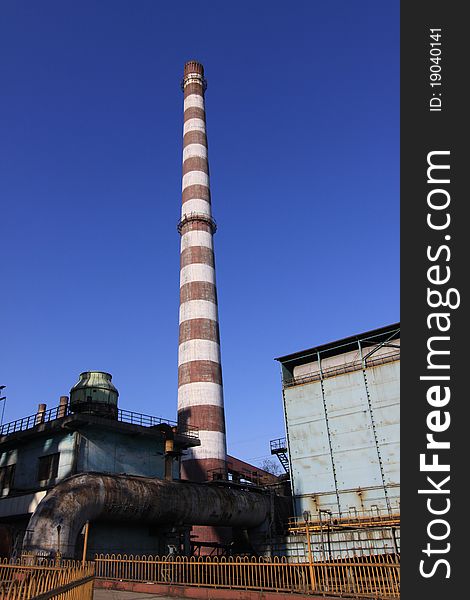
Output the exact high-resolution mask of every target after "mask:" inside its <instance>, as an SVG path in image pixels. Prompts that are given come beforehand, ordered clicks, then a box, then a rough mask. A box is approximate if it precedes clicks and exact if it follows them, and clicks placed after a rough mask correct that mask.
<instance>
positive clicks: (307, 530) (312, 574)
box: [303, 511, 317, 592]
mask: <svg viewBox="0 0 470 600" xmlns="http://www.w3.org/2000/svg"><path fill="white" fill-rule="evenodd" d="M303 515H304V519H305V533H306V534H307V552H308V570H309V574H310V587H311V588H312V592H314V591H315V589H316V587H317V585H316V581H315V570H314V568H313V563H312V546H311V544H310V528H309V526H308V517H309V514H308V511H305V512H304V513H303Z"/></svg>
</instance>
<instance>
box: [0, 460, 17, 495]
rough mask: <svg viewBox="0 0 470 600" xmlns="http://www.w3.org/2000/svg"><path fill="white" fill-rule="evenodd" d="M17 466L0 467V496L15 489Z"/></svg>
mask: <svg viewBox="0 0 470 600" xmlns="http://www.w3.org/2000/svg"><path fill="white" fill-rule="evenodd" d="M15 466H16V465H8V466H7V467H0V494H3V492H6V491H8V490H10V489H11V488H12V487H13V479H14V478H15Z"/></svg>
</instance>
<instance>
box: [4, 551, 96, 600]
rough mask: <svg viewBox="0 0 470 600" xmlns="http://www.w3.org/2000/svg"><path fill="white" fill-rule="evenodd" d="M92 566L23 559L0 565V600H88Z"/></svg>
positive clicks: (93, 567)
mask: <svg viewBox="0 0 470 600" xmlns="http://www.w3.org/2000/svg"><path fill="white" fill-rule="evenodd" d="M94 571H95V565H94V563H91V562H89V563H82V562H81V561H80V562H79V561H59V560H58V561H50V560H45V559H41V558H35V559H33V558H31V557H24V558H20V559H18V560H16V561H11V560H10V561H7V560H6V559H5V560H4V561H3V562H0V600H29V599H32V598H35V599H36V600H49V599H50V598H57V599H60V600H91V598H92V597H93V579H94Z"/></svg>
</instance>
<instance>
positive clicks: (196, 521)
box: [23, 473, 271, 557]
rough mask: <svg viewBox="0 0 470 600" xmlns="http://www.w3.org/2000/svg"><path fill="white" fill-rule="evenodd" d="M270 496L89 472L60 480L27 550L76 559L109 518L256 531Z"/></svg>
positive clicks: (32, 526)
mask: <svg viewBox="0 0 470 600" xmlns="http://www.w3.org/2000/svg"><path fill="white" fill-rule="evenodd" d="M270 505H271V503H270V497H269V495H267V494H263V493H259V492H255V491H248V490H242V489H236V488H229V487H222V486H221V487H219V486H216V485H211V484H207V483H206V484H204V483H190V482H186V481H164V480H162V479H154V478H147V477H132V476H130V475H105V474H102V473H83V474H80V475H74V476H72V477H69V478H67V479H64V480H63V481H62V482H60V483H59V484H58V485H57V486H56V487H55V488H54V489H53V490H51V491H50V492H49V493H48V494H47V495H46V496H45V497H44V498H43V499H42V500H41V502H40V503H39V505H38V507H37V508H36V510H35V512H34V513H33V515H32V516H31V519H30V522H29V524H28V527H27V532H26V535H25V538H24V542H23V550H24V551H29V552H34V553H41V554H42V553H46V554H49V555H54V554H55V553H56V552H57V551H58V550H60V552H61V553H62V555H63V556H70V557H72V556H73V555H74V552H75V543H76V540H77V536H78V534H79V533H80V531H81V530H82V528H83V526H84V524H85V523H86V522H87V521H93V520H95V519H107V520H114V521H123V522H124V521H140V522H143V523H152V524H165V525H169V526H172V525H219V526H228V527H241V528H244V529H245V528H246V529H251V528H253V527H257V526H258V525H261V524H262V523H263V522H264V521H265V519H266V518H267V516H268V514H269V512H270Z"/></svg>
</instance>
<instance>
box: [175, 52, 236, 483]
mask: <svg viewBox="0 0 470 600" xmlns="http://www.w3.org/2000/svg"><path fill="white" fill-rule="evenodd" d="M182 88H183V92H184V128H183V181H182V196H183V197H182V211H181V220H180V222H179V225H178V231H179V233H180V234H181V255H180V256H181V267H180V269H181V270H180V317H179V322H180V328H179V348H178V424H179V427H180V429H181V430H184V429H185V427H186V426H187V425H190V426H193V427H196V428H197V429H198V430H199V439H200V440H201V445H200V446H199V447H195V448H191V449H189V450H188V451H187V452H186V453H185V455H183V457H182V468H181V475H182V478H183V479H190V480H193V481H205V480H207V479H212V475H213V474H215V473H217V474H218V475H219V476H220V475H221V474H222V476H223V477H226V471H227V465H226V456H227V450H226V440H225V416H224V400H223V389H222V368H221V360H220V339H219V322H218V321H219V319H218V309H217V290H216V281H215V264H214V251H213V234H214V233H215V229H216V225H215V222H214V220H213V218H212V211H211V195H210V186H209V163H208V153H207V136H206V115H205V104H204V92H205V89H206V80H205V79H204V67H203V66H202V64H201V63H199V62H196V61H189V62H187V63H186V64H185V66H184V77H183V82H182Z"/></svg>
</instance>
